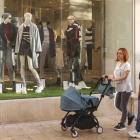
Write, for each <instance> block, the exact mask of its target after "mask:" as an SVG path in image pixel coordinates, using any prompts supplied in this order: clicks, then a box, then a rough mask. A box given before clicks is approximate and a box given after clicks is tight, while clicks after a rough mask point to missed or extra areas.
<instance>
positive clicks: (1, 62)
mask: <svg viewBox="0 0 140 140" xmlns="http://www.w3.org/2000/svg"><path fill="white" fill-rule="evenodd" d="M4 55H5V52H4V51H0V82H1V84H2V92H3V93H7V91H6V89H5V87H4V79H3V78H4V77H3V70H4V68H3V66H4Z"/></svg>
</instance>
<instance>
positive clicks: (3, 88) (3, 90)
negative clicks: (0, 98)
mask: <svg viewBox="0 0 140 140" xmlns="http://www.w3.org/2000/svg"><path fill="white" fill-rule="evenodd" d="M2 92H3V93H7V91H6V89H5V87H4V83H2Z"/></svg>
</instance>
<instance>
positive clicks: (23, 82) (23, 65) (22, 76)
mask: <svg viewBox="0 0 140 140" xmlns="http://www.w3.org/2000/svg"><path fill="white" fill-rule="evenodd" d="M20 73H21V79H22V85H23V87H26V82H25V55H20Z"/></svg>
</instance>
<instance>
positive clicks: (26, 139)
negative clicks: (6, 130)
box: [12, 135, 32, 140]
mask: <svg viewBox="0 0 140 140" xmlns="http://www.w3.org/2000/svg"><path fill="white" fill-rule="evenodd" d="M12 138H13V140H32V138H30V137H29V136H27V135H24V136H12Z"/></svg>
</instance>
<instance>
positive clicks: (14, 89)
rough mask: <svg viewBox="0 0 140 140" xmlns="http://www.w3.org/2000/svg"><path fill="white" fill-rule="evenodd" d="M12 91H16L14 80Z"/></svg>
mask: <svg viewBox="0 0 140 140" xmlns="http://www.w3.org/2000/svg"><path fill="white" fill-rule="evenodd" d="M12 92H16V82H15V81H13V88H12Z"/></svg>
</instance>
